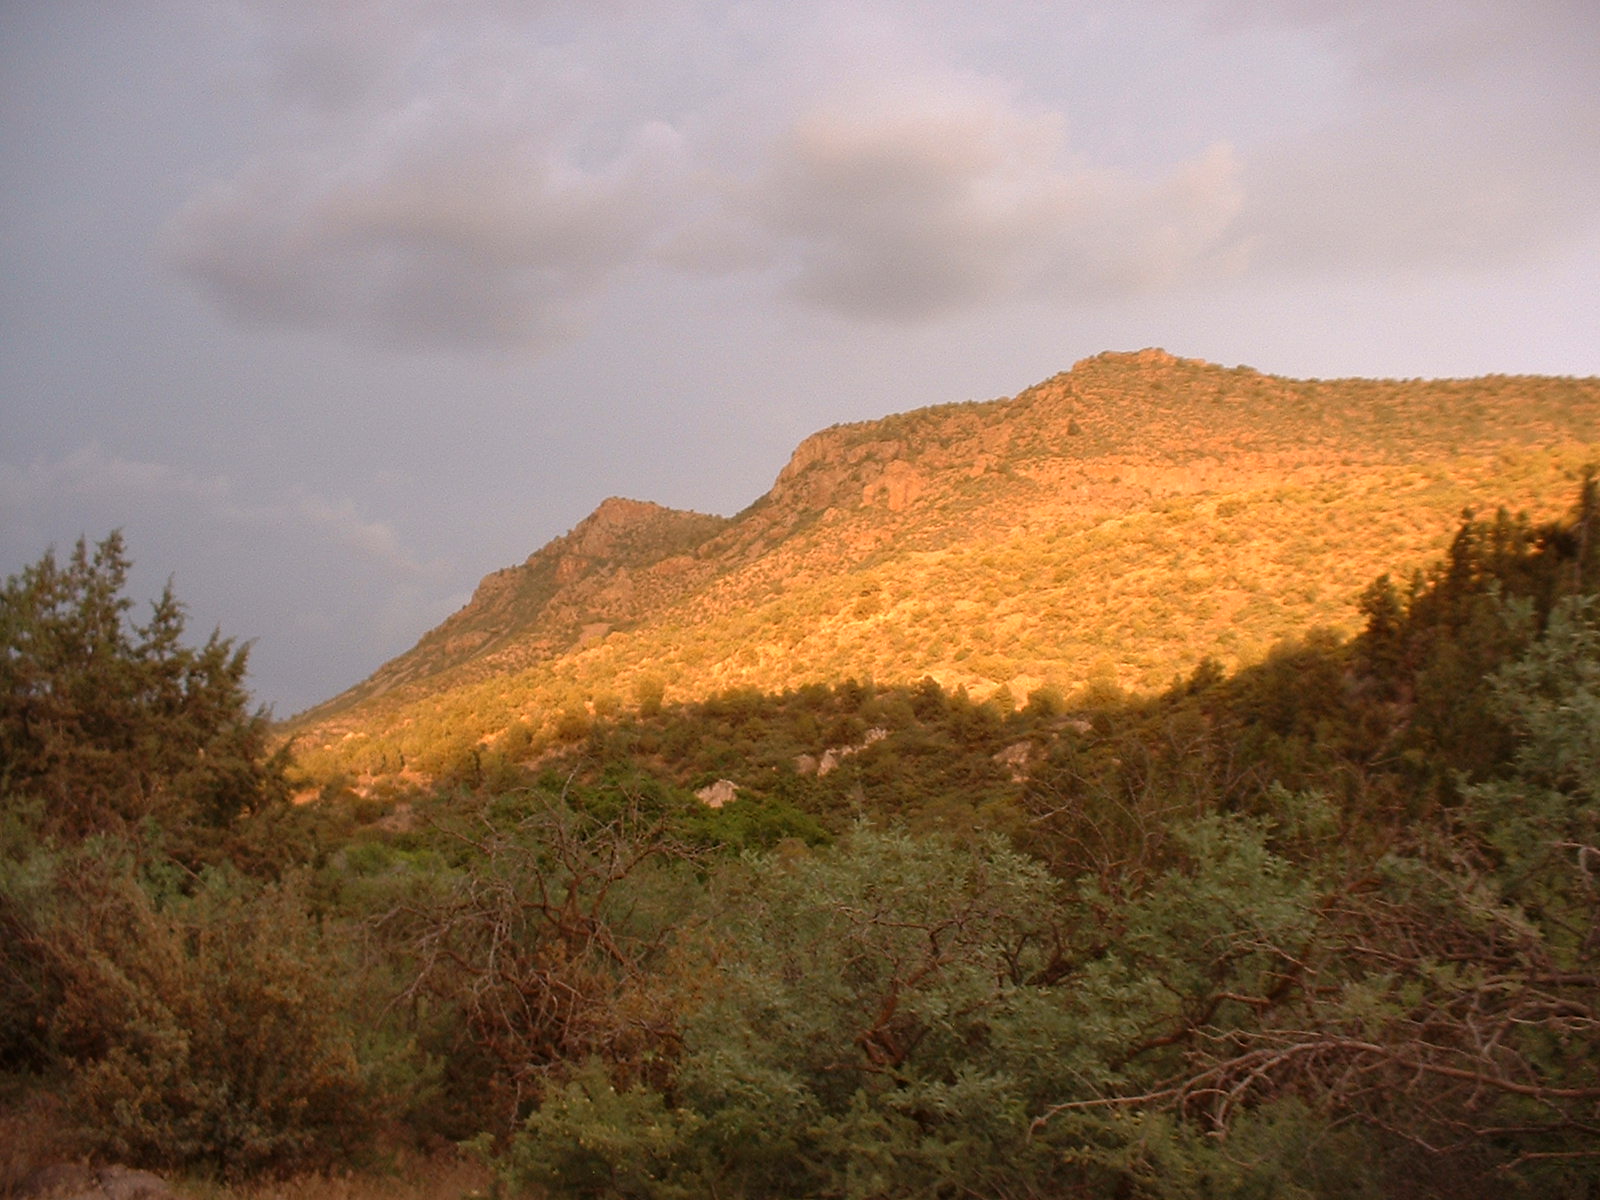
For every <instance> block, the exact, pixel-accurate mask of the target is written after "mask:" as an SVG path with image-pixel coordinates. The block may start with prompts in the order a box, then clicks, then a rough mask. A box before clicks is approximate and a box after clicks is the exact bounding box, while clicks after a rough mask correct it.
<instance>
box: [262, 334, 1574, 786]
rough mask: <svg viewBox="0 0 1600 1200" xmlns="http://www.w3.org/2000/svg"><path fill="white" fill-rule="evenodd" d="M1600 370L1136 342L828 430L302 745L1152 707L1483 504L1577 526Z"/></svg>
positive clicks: (586, 558)
mask: <svg viewBox="0 0 1600 1200" xmlns="http://www.w3.org/2000/svg"><path fill="white" fill-rule="evenodd" d="M1597 445H1600V381H1597V380H1592V379H1589V380H1572V379H1548V378H1518V377H1488V378H1484V379H1476V380H1443V381H1422V380H1413V381H1374V380H1334V381H1319V380H1310V381H1296V380H1287V379H1280V378H1276V377H1273V376H1269V375H1264V374H1261V373H1259V372H1256V371H1253V370H1250V369H1248V368H1235V369H1225V368H1221V367H1216V366H1212V365H1209V364H1206V363H1200V362H1195V361H1192V360H1186V359H1179V358H1175V357H1173V356H1171V355H1168V354H1164V353H1162V352H1161V351H1141V352H1139V353H1136V354H1107V355H1100V356H1098V357H1096V358H1091V359H1087V360H1085V361H1083V362H1081V363H1079V364H1078V365H1077V366H1075V367H1074V368H1073V369H1072V370H1071V371H1069V372H1067V373H1065V374H1062V375H1059V376H1057V377H1055V378H1054V379H1051V380H1048V381H1046V382H1044V383H1042V384H1039V385H1038V386H1037V387H1034V388H1031V389H1029V390H1028V391H1026V392H1024V393H1022V394H1021V395H1019V396H1017V397H1015V398H1013V399H1009V400H997V401H992V402H988V403H983V404H964V405H946V406H942V407H936V408H929V409H921V410H917V411H914V412H909V413H903V414H899V415H896V416H892V417H888V418H885V419H883V420H881V421H873V422H867V423H863V424H859V425H849V426H841V427H837V428H834V429H829V430H825V431H823V432H821V433H819V434H816V435H815V436H813V437H811V438H809V439H807V440H806V441H805V442H804V443H802V444H801V446H800V447H799V448H798V449H797V450H796V451H795V454H794V456H793V458H792V459H791V461H790V462H789V464H788V465H787V466H786V467H785V468H784V470H783V471H782V472H781V474H780V475H779V477H778V479H777V481H776V482H775V484H774V485H773V487H772V489H771V490H770V491H769V492H768V493H767V494H766V495H764V496H763V497H761V498H760V499H759V500H758V501H756V503H754V504H753V505H751V506H750V507H749V508H748V509H746V510H745V511H744V512H742V513H740V514H738V515H737V516H735V517H733V518H730V519H721V518H713V517H705V516H701V515H698V514H690V513H673V512H670V511H669V510H665V509H661V508H659V507H657V506H654V505H646V504H640V503H635V502H628V501H615V500H613V501H607V502H606V504H604V505H602V506H601V508H600V509H599V510H597V511H596V513H595V514H594V515H593V516H591V517H590V518H589V519H588V520H586V521H585V522H583V523H582V524H581V525H580V526H579V527H578V528H577V529H575V530H574V531H573V532H572V533H571V534H569V535H567V536H565V537H563V538H559V539H557V540H556V541H554V542H552V543H551V544H550V545H549V546H546V547H545V548H544V549H542V550H540V551H539V552H538V553H536V554H535V555H533V556H532V557H531V558H530V559H529V560H528V562H527V563H526V564H524V565H523V566H521V567H515V568H510V569H508V570H506V571H502V572H497V573H495V574H494V575H491V576H489V577H488V578H487V579H486V580H485V581H484V583H483V584H482V585H481V586H480V588H479V591H478V594H477V596H476V597H475V598H474V600H473V602H472V604H470V605H469V606H468V607H467V608H465V609H464V610H462V612H460V613H458V614H456V616H454V617H452V618H451V619H450V620H449V621H447V622H446V623H445V624H444V625H442V626H441V627H440V628H439V629H438V630H436V631H434V632H433V633H431V634H429V635H428V636H427V637H425V638H424V639H423V640H422V642H421V643H419V645H418V646H417V647H416V649H415V650H413V651H412V652H410V653H409V654H407V655H405V656H402V657H401V658H399V659H397V660H395V661H394V662H393V663H391V664H388V665H387V666H385V667H384V668H383V669H382V670H380V671H379V672H378V673H377V674H376V675H375V676H374V677H373V678H372V679H371V680H368V681H366V682H365V683H364V684H362V685H360V686H358V687H357V688H355V689H352V690H351V691H350V692H348V693H346V694H345V695H344V696H342V697H339V698H337V699H336V700H334V701H332V702H330V703H329V704H328V705H325V706H323V707H321V708H319V709H317V710H315V711H313V712H312V713H310V714H307V715H306V716H305V717H303V718H301V719H299V720H297V721H295V722H293V723H291V725H290V726H289V732H290V733H291V734H293V735H294V736H295V738H296V741H297V746H298V752H299V754H300V757H301V759H302V762H303V763H304V764H305V766H306V767H307V769H308V770H311V771H312V772H313V773H314V774H315V775H316V776H317V777H318V778H319V779H321V780H326V779H329V778H332V777H334V776H337V775H345V776H350V777H354V778H361V777H366V778H368V780H369V781H370V780H371V779H375V778H378V777H384V776H388V777H397V776H398V777H409V778H416V777H420V776H430V777H431V776H438V775H441V774H444V773H448V772H450V771H453V770H457V769H459V768H460V767H461V766H462V764H463V763H466V762H468V761H470V760H471V758H472V757H473V756H474V755H481V753H482V752H484V751H485V750H498V751H500V752H502V753H516V754H522V755H524V756H527V755H531V754H536V753H538V752H541V751H542V750H543V749H544V748H546V747H548V746H550V745H552V744H554V743H555V742H558V741H560V740H561V739H563V738H570V737H572V736H579V735H581V732H582V729H583V728H584V726H585V725H586V724H587V723H589V722H591V721H593V720H594V719H595V718H597V717H601V718H603V717H606V716H608V715H611V714H614V713H616V712H619V711H623V710H633V709H638V708H640V707H641V706H642V707H644V708H649V707H650V706H652V705H654V704H656V703H658V702H660V701H662V700H665V701H667V702H674V701H693V700H698V699H702V698H704V697H707V696H709V695H712V694H713V693H717V692H725V691H729V690H732V689H739V688H756V689H758V690H761V691H765V692H777V691H783V690H786V689H796V688H801V687H804V686H806V685H808V684H811V683H816V682H829V681H836V680H840V679H845V678H855V679H861V680H866V679H869V678H870V679H872V680H875V681H876V682H877V683H879V684H881V685H897V684H915V683H917V682H918V681H920V680H922V679H923V678H924V677H929V678H932V679H933V680H935V681H936V682H937V683H938V684H939V685H940V686H941V687H942V688H944V689H945V690H947V691H955V690H957V689H960V688H965V689H967V690H968V692H969V693H970V694H972V695H974V696H976V697H979V698H984V697H987V696H989V695H990V694H993V693H996V692H1003V693H1005V694H1009V695H1010V696H1011V698H1012V699H1013V700H1014V701H1015V702H1016V703H1018V704H1022V703H1024V702H1025V701H1026V698H1027V696H1028V695H1029V694H1031V693H1033V692H1034V691H1037V690H1039V689H1045V690H1046V691H1048V692H1052V693H1055V694H1058V695H1060V696H1063V697H1073V696H1082V695H1085V694H1088V693H1089V692H1090V691H1093V690H1095V689H1104V688H1107V687H1121V688H1125V689H1128V690H1132V691H1137V692H1140V693H1144V694H1149V693H1153V692H1155V691H1158V690H1160V689H1162V688H1165V687H1167V686H1169V685H1170V684H1171V683H1172V681H1173V680H1174V679H1175V678H1179V677H1186V676H1188V675H1189V674H1190V673H1191V672H1192V671H1193V670H1194V669H1195V668H1196V667H1197V666H1198V665H1199V664H1200V663H1201V662H1202V661H1203V660H1205V659H1208V658H1214V659H1216V660H1217V661H1218V662H1219V663H1221V664H1222V665H1223V666H1224V667H1226V668H1230V669H1231V668H1236V667H1238V666H1241V665H1246V664H1250V663H1254V662H1258V661H1260V660H1261V658H1262V657H1263V656H1264V655H1265V654H1266V653H1267V652H1268V650H1269V649H1270V648H1271V647H1272V646H1273V645H1274V644H1275V643H1276V642H1278V641H1279V640H1281V639H1283V638H1286V637H1293V636H1298V635H1300V634H1302V633H1304V631H1306V630H1307V629H1310V628H1313V627H1319V626H1322V627H1327V628H1329V629H1331V630H1334V631H1335V632H1337V633H1340V634H1349V633H1352V632H1354V631H1355V630H1356V629H1357V628H1358V627H1359V623H1360V621H1361V612H1360V606H1359V602H1360V598H1361V595H1362V591H1363V589H1364V588H1365V587H1366V586H1367V585H1368V583H1369V582H1370V581H1371V580H1372V579H1373V578H1374V577H1375V576H1376V575H1377V574H1379V573H1380V572H1383V571H1397V572H1400V573H1409V572H1410V571H1411V570H1413V569H1416V568H1418V567H1420V566H1421V565H1422V564H1423V563H1425V562H1426V561H1427V560H1428V558H1429V557H1430V556H1432V555H1435V554H1437V553H1439V552H1440V551H1441V550H1442V549H1443V548H1444V546H1445V544H1446V542H1447V541H1448V539H1449V537H1450V533H1451V530H1452V529H1454V528H1455V526H1456V524H1457V522H1458V521H1459V519H1460V515H1461V512H1462V510H1463V509H1464V508H1467V507H1469V506H1471V505H1473V504H1475V503H1478V502H1480V501H1481V499H1482V498H1483V497H1493V498H1494V502H1495V503H1496V504H1503V505H1505V506H1506V507H1507V508H1509V509H1510V510H1511V511H1521V512H1527V513H1529V514H1530V515H1531V516H1532V517H1534V518H1535V519H1539V520H1546V519H1549V518H1551V517H1554V516H1555V515H1556V513H1557V512H1558V511H1559V507H1560V503H1561V500H1560V498H1561V497H1564V496H1565V495H1567V494H1568V493H1569V491H1570V488H1571V487H1572V486H1573V484H1574V483H1575V481H1576V479H1577V477H1578V474H1579V472H1580V471H1581V469H1582V467H1583V465H1584V464H1585V463H1586V462H1587V461H1589V460H1590V459H1591V458H1592V457H1593V456H1594V455H1595V453H1596V446H1597Z"/></svg>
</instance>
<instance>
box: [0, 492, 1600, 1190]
mask: <svg viewBox="0 0 1600 1200" xmlns="http://www.w3.org/2000/svg"><path fill="white" fill-rule="evenodd" d="M1597 522H1600V495H1597V490H1596V487H1595V484H1594V482H1593V481H1592V480H1590V481H1587V482H1586V483H1585V485H1584V487H1583V489H1582V492H1581V495H1580V497H1579V500H1578V503H1577V504H1576V506H1575V507H1574V508H1573V510H1572V511H1571V512H1570V513H1569V514H1568V515H1567V516H1566V517H1565V518H1563V519H1561V520H1559V521H1552V522H1545V523H1541V524H1533V523H1530V522H1528V521H1526V520H1523V519H1514V518H1510V517H1507V516H1505V515H1503V514H1502V515H1500V516H1498V517H1496V518H1494V519H1491V520H1484V521H1480V520H1469V521H1467V522H1466V523H1465V524H1464V525H1463V526H1462V527H1461V529H1460V530H1459V532H1458V534H1457V536H1456V537H1455V539H1454V541H1453V542H1452V544H1451V547H1450V551H1449V553H1448V555H1447V557H1446V558H1445V560H1444V561H1443V562H1441V563H1440V564H1438V565H1437V566H1436V567H1435V568H1434V569H1433V570H1432V571H1431V572H1429V573H1428V574H1426V575H1424V576H1419V577H1417V578H1415V579H1414V580H1410V581H1406V582H1402V583H1398V584H1397V583H1395V582H1393V581H1390V580H1388V579H1380V580H1378V581H1377V582H1376V583H1374V584H1373V585H1372V586H1371V587H1370V588H1369V589H1368V591H1367V592H1366V594H1365V596H1364V598H1363V602H1362V610H1363V614H1364V622H1365V624H1364V628H1363V630H1362V632H1361V633H1360V634H1359V635H1357V636H1355V637H1352V638H1349V639H1345V638H1342V637H1340V636H1338V635H1335V634H1331V633H1318V632H1308V633H1307V634H1306V635H1305V636H1304V638H1303V639H1301V640H1298V641H1294V642H1288V643H1283V644H1281V645H1279V646H1278V647H1277V648H1276V649H1274V650H1273V651H1272V652H1271V653H1270V654H1268V655H1267V656H1265V658H1264V659H1263V660H1262V661H1261V662H1259V663H1258V664H1256V665H1254V666H1251V667H1248V668H1244V669H1240V670H1237V671H1235V672H1233V673H1231V674H1230V673H1228V672H1227V671H1226V670H1224V669H1223V668H1222V667H1221V666H1220V665H1218V664H1216V663H1214V662H1204V663H1201V664H1200V665H1199V666H1198V667H1197V668H1196V669H1195V670H1194V671H1193V673H1192V674H1191V675H1190V676H1189V677H1188V678H1187V679H1185V680H1184V681H1182V682H1181V683H1180V684H1178V685H1177V686H1175V687H1173V688H1172V689H1170V690H1169V691H1167V692H1165V693H1163V694H1160V695H1156V696H1138V697H1136V696H1128V695H1125V694H1123V693H1122V692H1120V691H1119V690H1118V689H1117V688H1116V687H1115V685H1114V684H1113V683H1112V682H1111V681H1109V680H1108V681H1105V682H1104V684H1103V685H1101V686H1098V687H1093V688H1090V689H1087V690H1085V691H1083V692H1081V693H1079V694H1076V695H1074V696H1073V697H1072V698H1071V701H1070V703H1069V702H1068V700H1067V699H1066V698H1064V697H1063V696H1062V695H1061V694H1060V693H1058V692H1053V691H1052V690H1051V689H1049V688H1048V687H1041V688H1039V689H1036V690H1034V691H1033V692H1032V693H1031V694H1029V695H1023V696H1012V695H1008V694H1005V693H1001V694H998V695H995V696H992V697H987V698H986V699H985V700H984V702H982V703H978V702H976V701H974V700H973V699H972V698H970V697H969V696H968V695H966V694H965V693H964V692H962V691H960V690H959V689H958V690H954V691H952V690H947V689H946V688H943V687H941V686H940V685H938V684H937V683H935V682H933V681H932V680H927V681H924V682H922V683H920V684H915V685H895V686H888V685H884V686H878V685H875V684H873V683H872V682H870V681H865V680H858V681H854V682H834V683H820V682H819V683H815V684H811V685H807V686H803V687H797V688H795V689H793V690H790V691H787V692H784V693H781V694H772V693H763V692H757V691H753V690H750V691H732V692H725V693H723V694H721V695H718V696H714V697H710V698H707V699H704V700H702V701H699V702H697V703H693V704H685V705H663V704H661V703H660V697H659V696H657V697H654V698H653V699H652V698H651V697H644V698H643V699H644V700H645V701H646V702H645V703H643V704H641V705H640V706H639V707H638V708H636V709H621V708H619V709H618V710H616V711H613V712H609V713H603V714H599V715H596V714H592V713H591V714H588V715H587V717H586V719H584V720H583V721H581V722H573V723H571V724H570V726H569V727H568V728H567V729H566V730H565V732H564V733H563V735H562V737H561V739H560V740H559V742H558V743H555V744H553V745H552V746H549V747H546V748H545V749H544V750H543V752H542V753H540V754H539V755H537V756H535V757H531V758H530V755H533V754H534V745H533V742H532V739H531V735H528V736H526V737H525V738H524V739H522V740H521V741H520V742H519V740H518V739H517V738H516V737H510V738H507V739H503V740H501V741H500V742H497V743H496V744H493V745H484V746H481V747H475V750H476V753H474V754H471V755H468V756H465V757H462V758H459V759H457V760H456V761H454V762H453V763H452V764H451V768H450V773H449V774H448V775H447V776H443V777H440V778H438V779H435V780H433V781H431V783H430V784H429V785H428V786H427V787H425V788H424V787H418V788H416V789H415V790H413V791H410V792H406V793H401V792H399V791H393V792H391V793H390V794H387V795H382V796H378V795H371V794H359V793H357V792H356V791H354V790H351V789H349V788H348V787H346V786H344V785H343V784H342V783H341V782H340V781H339V780H337V779H336V780H334V781H332V782H330V783H328V784H327V785H326V786H325V787H324V788H323V794H322V797H321V798H320V799H319V800H317V801H315V802H312V803H308V804H303V805H299V806H295V805H291V804H289V803H288V801H287V800H286V799H285V797H286V795H287V794H288V793H289V791H290V790H291V784H292V782H293V777H292V772H293V767H292V765H291V763H290V762H289V761H288V760H287V758H284V757H271V756H269V755H268V753H267V742H266V741H265V739H264V730H263V727H262V723H261V719H260V717H259V716H258V715H255V714H252V713H251V712H250V711H249V709H248V701H247V699H246V697H245V695H244V693H243V691H242V687H241V680H242V672H243V665H244V664H243V657H242V655H240V654H239V653H237V652H236V651H235V649H234V648H233V647H232V646H231V645H230V644H228V643H226V642H224V641H220V640H217V639H213V641H212V642H211V643H209V644H208V645H206V646H205V647H203V648H202V649H199V650H191V649H187V648H185V647H184V646H183V644H182V642H181V632H182V628H181V627H182V621H181V610H179V609H178V608H177V606H176V605H175V604H174V603H173V602H172V601H171V600H170V598H166V599H163V600H162V601H160V602H158V604H157V605H156V606H155V609H154V612H153V615H152V618H151V620H150V621H149V623H148V624H146V625H143V626H139V625H137V624H135V623H130V621H129V606H128V602H127V601H126V600H125V599H123V598H122V597H121V590H122V583H123V576H124V573H125V569H126V563H125V560H124V559H123V555H122V547H121V545H120V542H118V541H117V540H116V539H112V540H111V541H108V542H107V543H105V544H103V545H102V546H101V547H100V548H99V549H98V550H91V549H90V548H87V547H80V548H79V549H78V551H77V552H76V553H75V554H74V555H73V556H72V558H71V559H70V561H69V562H67V563H66V564H59V563H57V562H56V561H55V560H54V558H53V557H47V558H46V559H44V560H43V561H42V562H41V563H40V564H39V565H38V566H37V567H35V568H33V569H31V570H30V571H29V572H26V573H24V574H23V575H22V576H19V577H18V578H16V579H13V580H12V581H10V583H9V584H8V585H7V587H6V590H5V592H4V609H3V621H4V627H3V632H4V644H5V647H6V652H5V654H4V656H0V670H3V672H4V677H3V679H4V684H5V686H4V688H3V689H0V705H3V708H0V739H3V740H0V751H3V754H4V763H5V767H4V775H3V778H0V789H3V791H0V798H3V806H4V807H3V825H0V937H3V943H0V944H3V946H4V954H5V958H4V963H3V965H0V1071H3V1072H4V1083H3V1087H4V1093H3V1095H4V1097H5V1098H6V1102H7V1103H8V1104H9V1105H10V1106H11V1108H12V1110H13V1111H14V1112H22V1111H36V1110H42V1109H44V1108H49V1109H50V1111H53V1112H55V1113H56V1114H57V1117H56V1121H57V1126H56V1128H57V1133H58V1136H59V1141H58V1142H57V1143H56V1144H54V1145H50V1146H42V1145H41V1146H39V1147H37V1148H36V1151H34V1153H35V1154H36V1155H37V1156H38V1157H43V1156H45V1155H47V1154H59V1153H83V1154H90V1155H95V1156H101V1157H106V1158H114V1159H118V1160H121V1161H126V1162H133V1163H137V1164H140V1165H147V1166H155V1167H164V1168H176V1169H181V1170H186V1171H191V1172H201V1173H211V1174H213V1175H215V1176H218V1177H221V1178H232V1179H248V1178H258V1179H259V1178H263V1177H271V1176H274V1175H277V1174H282V1173H284V1172H290V1171H297V1170H306V1169H323V1170H328V1169H348V1168H351V1167H357V1168H362V1167H365V1168H376V1167H379V1166H381V1165H382V1155H384V1154H394V1153H401V1152H408V1151H409V1152H419V1151H420V1152H426V1151H427V1150H429V1149H430V1148H432V1147H440V1146H448V1145H453V1144H457V1143H463V1142H465V1143H469V1144H471V1145H472V1146H473V1147H475V1149H476V1151H477V1153H479V1154H480V1155H481V1156H482V1158H483V1160H484V1161H485V1162H486V1163H488V1164H489V1165H490V1167H491V1168H492V1169H493V1171H494V1172H495V1174H496V1176H497V1177H498V1179H499V1181H500V1183H501V1185H502V1186H504V1187H505V1189H506V1190H507V1191H508V1193H509V1194H527V1195H533V1196H539V1195H548V1196H552V1197H584V1196H593V1197H601V1196H607V1197H609V1196H625V1197H641V1198H643V1197H649V1198H661V1200H666V1198H670V1197H699V1196H709V1195H716V1196H727V1197H747V1198H752V1200H753V1198H756V1197H791V1196H816V1197H852V1198H854V1197H860V1198H863V1200H864V1198H867V1197H898V1196H905V1197H912V1196H960V1195H981V1196H990V1197H1018V1198H1022V1197H1047V1196H1048V1197H1060V1196H1081V1197H1099V1196H1104V1197H1152V1198H1154V1197H1163V1198H1165V1197H1215V1196H1230V1197H1231V1196H1250V1195H1262V1196H1269V1195H1270V1196H1280V1195H1282V1196H1305V1197H1341V1196H1352V1197H1354V1196H1368V1195H1374V1194H1377V1195H1385V1194H1399V1193H1402V1192H1403V1193H1404V1194H1408V1195H1417V1196H1441V1197H1442V1196H1451V1197H1472V1196H1484V1197H1488V1196H1503V1195H1508V1194H1510V1195H1515V1194H1527V1195H1530V1196H1534V1195H1537V1196H1570V1197H1584V1196H1593V1195H1594V1194H1595V1190H1596V1189H1597V1188H1600V1151H1597V1150H1596V1147H1597V1146H1600V918H1597V913H1600V903H1597V901H1600V607H1597V601H1596V599H1595V591H1596V586H1597V581H1600V524H1597ZM711 785H717V789H716V790H715V791H707V792H705V795H706V796H707V797H710V798H712V799H715V800H717V801H718V802H719V805H718V806H716V807H713V806H712V805H711V804H710V803H708V802H707V801H706V800H703V799H701V798H699V797H697V796H696V794H695V793H696V791H697V790H700V789H705V788H708V787H709V786H711ZM52 1105H53V1107H51V1106H52ZM30 1106H31V1107H30ZM352 1147H357V1148H359V1149H357V1150H355V1151H352V1149H351V1148H352ZM25 1166H26V1164H22V1165H21V1166H19V1167H18V1168H15V1170H16V1171H17V1172H20V1171H21V1170H22V1169H23V1167H25ZM13 1182H15V1180H14V1179H7V1178H5V1177H4V1176H3V1175H0V1188H3V1187H5V1186H6V1185H7V1184H8V1183H13Z"/></svg>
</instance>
